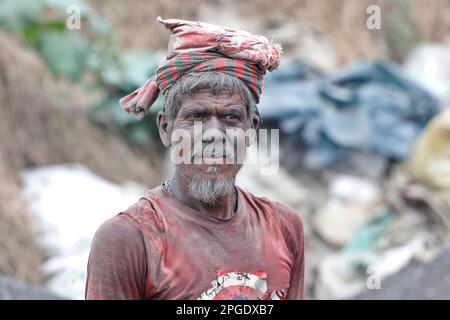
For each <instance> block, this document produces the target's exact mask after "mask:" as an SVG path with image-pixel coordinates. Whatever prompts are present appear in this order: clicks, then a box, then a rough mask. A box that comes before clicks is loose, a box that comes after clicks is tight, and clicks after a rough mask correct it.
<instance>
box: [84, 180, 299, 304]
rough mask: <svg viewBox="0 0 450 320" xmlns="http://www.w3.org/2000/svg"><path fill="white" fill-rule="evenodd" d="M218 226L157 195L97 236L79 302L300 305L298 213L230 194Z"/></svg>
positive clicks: (156, 192)
mask: <svg viewBox="0 0 450 320" xmlns="http://www.w3.org/2000/svg"><path fill="white" fill-rule="evenodd" d="M237 191H238V192H237V207H236V212H235V214H234V215H233V216H232V217H231V218H229V219H219V218H216V217H213V216H210V215H207V214H205V213H201V212H198V211H196V210H194V209H193V208H191V207H189V206H187V205H185V204H183V203H182V202H180V201H178V200H177V199H176V198H175V197H174V196H173V195H171V194H170V193H169V192H167V190H166V189H165V188H164V187H161V186H159V187H157V188H155V189H152V190H149V191H148V192H147V194H146V196H144V197H142V198H140V199H139V201H138V202H137V203H136V204H134V205H133V206H131V207H130V208H128V209H127V210H126V211H123V212H120V213H119V214H117V215H116V216H114V217H112V218H110V219H109V220H107V221H106V222H104V223H103V224H102V225H101V226H100V228H99V229H98V230H97V232H96V234H95V236H94V239H93V242H92V246H91V252H90V255H89V262H88V268H87V272H88V274H87V281H86V293H85V297H86V299H184V300H191V299H192V300H193V299H200V300H254V299H261V300H278V299H280V300H282V299H303V291H304V283H303V279H304V254H303V251H304V244H303V224H302V220H301V218H300V216H299V215H298V213H297V212H296V211H295V210H294V209H292V208H290V207H288V206H286V205H282V204H280V203H277V202H273V201H270V200H268V199H266V198H264V197H256V196H254V195H252V194H250V193H249V192H246V191H244V190H242V189H241V188H239V187H237Z"/></svg>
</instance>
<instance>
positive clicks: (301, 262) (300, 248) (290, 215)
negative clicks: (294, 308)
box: [279, 204, 305, 300]
mask: <svg viewBox="0 0 450 320" xmlns="http://www.w3.org/2000/svg"><path fill="white" fill-rule="evenodd" d="M279 215H280V220H281V224H282V231H283V235H284V238H285V241H286V244H287V246H288V248H289V250H290V251H291V254H292V256H293V258H294V261H293V266H292V269H291V279H290V283H289V290H288V295H287V299H288V300H303V299H304V287H305V285H304V277H305V276H304V275H305V255H304V232H303V222H302V219H301V218H300V215H299V214H298V213H297V211H295V210H294V209H292V208H291V207H289V206H286V205H281V204H280V205H279Z"/></svg>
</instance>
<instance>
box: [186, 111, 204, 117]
mask: <svg viewBox="0 0 450 320" xmlns="http://www.w3.org/2000/svg"><path fill="white" fill-rule="evenodd" d="M203 116H204V114H203V113H201V112H197V113H191V114H190V115H189V116H188V118H189V119H201V118H203Z"/></svg>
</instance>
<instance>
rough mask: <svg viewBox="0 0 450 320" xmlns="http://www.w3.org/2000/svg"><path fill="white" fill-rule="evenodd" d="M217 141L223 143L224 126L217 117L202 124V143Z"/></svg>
mask: <svg viewBox="0 0 450 320" xmlns="http://www.w3.org/2000/svg"><path fill="white" fill-rule="evenodd" d="M218 139H219V140H220V139H222V141H224V142H225V139H226V137H225V126H224V125H223V123H222V122H221V121H220V120H219V119H217V117H211V118H210V119H208V121H205V122H204V123H203V133H202V141H203V142H212V141H216V142H217V140H218Z"/></svg>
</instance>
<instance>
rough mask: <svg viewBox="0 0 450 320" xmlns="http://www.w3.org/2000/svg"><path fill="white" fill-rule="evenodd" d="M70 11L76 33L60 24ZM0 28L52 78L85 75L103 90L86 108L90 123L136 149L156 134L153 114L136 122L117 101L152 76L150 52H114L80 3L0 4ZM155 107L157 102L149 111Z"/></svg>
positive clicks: (104, 28)
mask: <svg viewBox="0 0 450 320" xmlns="http://www.w3.org/2000/svg"><path fill="white" fill-rule="evenodd" d="M74 7H75V8H76V10H77V12H79V13H80V17H79V18H80V22H81V30H77V29H74V30H71V29H69V28H68V27H67V26H66V21H67V19H68V17H69V16H70V15H71V14H73V11H72V10H71V8H74ZM44 11H46V12H48V11H50V12H51V17H52V19H51V20H50V21H48V19H47V20H46V19H44V18H43V15H44ZM0 28H3V29H4V30H6V31H7V32H10V33H12V34H14V35H16V36H18V37H20V38H21V39H22V40H23V41H24V42H25V43H27V44H28V45H30V46H32V47H33V48H35V49H36V51H37V52H38V53H39V54H40V56H41V58H42V59H43V61H44V62H45V64H46V65H47V67H48V68H49V70H50V72H51V73H52V74H53V75H54V76H55V77H63V78H66V79H68V80H70V81H82V76H83V74H85V73H89V74H90V75H91V76H92V77H91V79H92V78H93V79H94V81H93V82H94V83H93V84H92V83H90V85H91V86H92V85H94V89H100V90H102V91H105V92H106V95H105V99H104V100H103V101H101V102H100V103H99V104H98V105H96V106H93V107H92V109H91V112H90V116H91V119H92V120H93V121H95V122H96V123H99V124H101V125H104V126H110V125H111V124H114V125H116V126H118V127H119V128H121V131H122V132H123V133H124V134H125V135H126V137H127V138H128V139H129V141H130V142H131V143H133V144H138V145H143V144H146V143H147V142H148V140H149V139H150V138H151V136H152V135H155V134H156V133H157V131H156V128H155V125H154V124H155V117H154V116H147V117H146V118H145V119H144V120H143V121H140V122H138V121H136V120H135V119H134V118H133V117H131V116H130V115H129V114H127V113H126V112H124V111H123V110H122V109H121V108H120V106H119V103H118V100H119V99H120V98H122V97H123V96H124V95H126V94H128V93H130V92H132V91H134V90H135V89H136V88H138V87H139V86H141V85H142V84H144V83H145V82H146V80H147V79H148V78H149V77H150V76H151V75H152V74H154V73H155V71H156V68H157V66H158V58H157V56H156V55H155V54H154V53H153V52H152V51H150V50H141V51H120V50H118V48H117V46H116V43H115V40H114V37H113V32H112V30H111V28H110V26H109V24H108V23H107V22H105V21H104V20H103V19H102V18H101V17H99V16H98V14H97V13H96V12H95V11H94V10H93V9H92V8H90V7H89V6H88V5H87V4H86V3H85V2H84V1H82V0H0ZM86 85H87V83H86ZM161 104H162V101H161V100H158V101H157V102H156V106H155V107H154V108H152V110H158V108H161ZM158 106H159V107H158Z"/></svg>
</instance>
